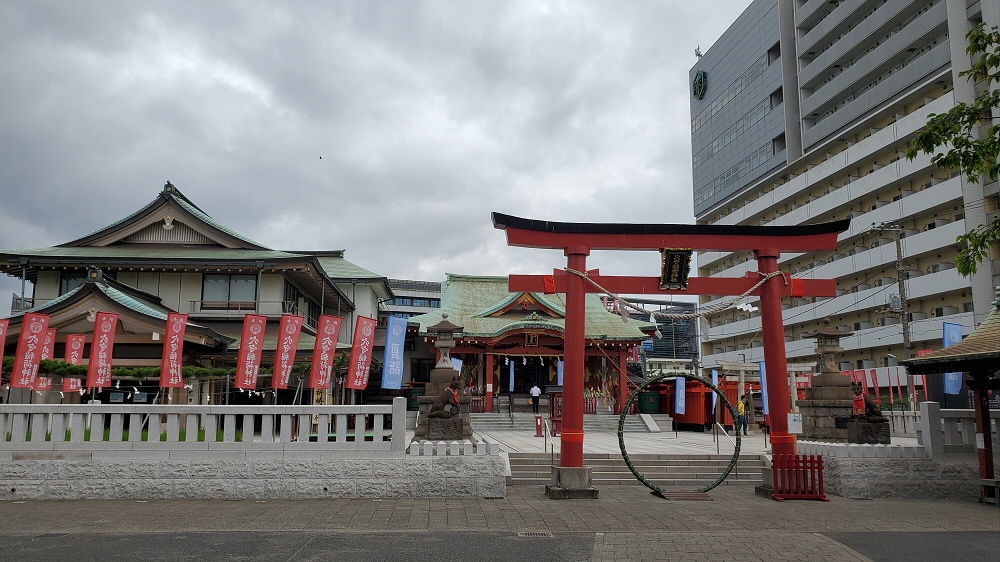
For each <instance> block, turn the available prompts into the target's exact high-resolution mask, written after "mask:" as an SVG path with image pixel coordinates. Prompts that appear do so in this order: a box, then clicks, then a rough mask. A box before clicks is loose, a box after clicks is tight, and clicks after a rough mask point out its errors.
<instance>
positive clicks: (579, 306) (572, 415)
mask: <svg viewBox="0 0 1000 562" xmlns="http://www.w3.org/2000/svg"><path fill="white" fill-rule="evenodd" d="M565 253H566V266H567V267H568V268H570V269H574V270H576V271H587V256H588V255H589V254H590V248H585V247H582V246H571V247H569V248H566V250H565ZM566 282H567V287H566V332H565V333H566V336H565V339H564V343H563V349H564V351H565V352H566V359H565V361H566V364H565V365H564V367H565V370H564V373H572V375H571V376H568V377H567V376H565V374H564V375H563V421H562V442H561V446H560V450H559V455H560V462H559V465H560V466H570V467H582V466H583V376H582V374H583V367H584V365H583V362H584V357H585V355H584V337H585V330H584V328H585V323H586V319H587V307H586V298H587V288H586V287H584V280H583V278H581V277H578V276H576V275H570V276H569V278H568V279H567V280H566ZM577 373H579V374H580V376H577ZM588 480H589V478H588Z"/></svg>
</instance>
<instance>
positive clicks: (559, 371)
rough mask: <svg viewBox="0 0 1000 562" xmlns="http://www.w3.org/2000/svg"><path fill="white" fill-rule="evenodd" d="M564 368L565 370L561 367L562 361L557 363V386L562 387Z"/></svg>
mask: <svg viewBox="0 0 1000 562" xmlns="http://www.w3.org/2000/svg"><path fill="white" fill-rule="evenodd" d="M564 368H565V367H564V366H563V362H562V361H560V362H559V363H558V364H557V365H556V384H558V385H559V386H562V381H563V369H564Z"/></svg>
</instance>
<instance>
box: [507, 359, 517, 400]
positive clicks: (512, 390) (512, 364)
mask: <svg viewBox="0 0 1000 562" xmlns="http://www.w3.org/2000/svg"><path fill="white" fill-rule="evenodd" d="M514 363H517V361H514V360H513V359H511V361H510V387H509V388H508V389H507V391H508V392H514Z"/></svg>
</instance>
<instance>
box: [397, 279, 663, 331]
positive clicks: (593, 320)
mask: <svg viewBox="0 0 1000 562" xmlns="http://www.w3.org/2000/svg"><path fill="white" fill-rule="evenodd" d="M442 289H443V292H442V295H441V308H439V309H437V310H435V311H433V312H429V313H427V314H422V315H420V316H414V317H412V318H410V319H409V322H410V324H417V325H419V330H420V333H421V334H423V335H426V334H429V332H428V331H427V328H429V327H430V326H433V325H434V324H437V323H438V322H440V321H441V320H442V314H447V315H448V320H449V321H451V322H454V323H455V324H458V325H460V326H462V327H463V331H462V336H463V337H466V338H468V337H497V336H500V335H502V334H504V333H507V332H510V331H514V330H519V329H543V330H553V331H556V332H560V333H561V332H563V331H564V330H565V324H566V322H565V319H564V318H551V317H548V316H545V315H535V316H534V317H532V316H531V315H530V314H527V313H525V314H517V313H510V314H505V315H503V316H500V317H493V316H484V315H483V311H488V310H500V309H502V308H503V306H502V305H504V303H508V304H509V302H512V297H513V298H516V297H518V296H520V295H521V293H511V292H510V291H509V290H507V278H506V277H485V276H476V275H458V274H454V273H449V274H447V280H446V281H445V282H444V284H443V286H442ZM532 295H533V296H535V297H541V298H540V300H541V299H544V301H543V302H545V303H546V304H550V305H551V307H552V308H553V309H554V310H560V311H564V310H566V301H565V295H564V294H561V293H555V294H551V295H548V294H547V295H538V294H535V293H532ZM586 307H587V322H586V337H588V338H593V339H603V340H643V339H646V338H648V336H647V335H646V334H644V333H643V331H642V328H647V327H648V328H649V329H652V327H653V326H654V324H650V323H649V322H641V321H638V320H632V319H630V320H629V322H628V323H625V322H623V321H622V317H621V316H619V315H617V314H614V313H612V312H608V310H607V309H606V308H605V307H604V305H603V304H602V303H601V299H600V298H599V297H598V296H597V295H596V294H588V295H587V298H586Z"/></svg>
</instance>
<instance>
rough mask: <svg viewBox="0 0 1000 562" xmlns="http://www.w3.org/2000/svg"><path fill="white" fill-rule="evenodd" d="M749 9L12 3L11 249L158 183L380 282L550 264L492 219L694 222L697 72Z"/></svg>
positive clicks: (6, 123)
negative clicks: (343, 254)
mask: <svg viewBox="0 0 1000 562" xmlns="http://www.w3.org/2000/svg"><path fill="white" fill-rule="evenodd" d="M747 3H748V2H747V0H730V1H726V2H721V1H720V2H713V3H711V4H710V5H706V4H705V3H692V2H669V1H662V2H610V1H608V2H602V1H593V2H536V1H530V0H526V1H523V2H461V1H457V0H456V1H448V2H419V3H418V2H385V1H380V2H362V1H357V2H335V3H328V2H297V3H287V4H286V3H271V2H267V3H265V2H249V3H247V2H209V3H203V2H197V3H196V2H171V3H152V2H124V1H122V2H101V3H84V4H80V3H64V2H30V3H29V2H21V3H5V4H4V5H2V6H0V49H2V51H3V52H4V53H5V56H4V57H0V76H3V77H4V78H5V80H4V81H5V87H4V88H3V89H2V90H0V102H2V103H0V130H3V131H4V135H2V136H0V196H2V203H3V204H2V205H0V224H3V225H4V228H3V230H2V234H0V247H4V248H23V247H37V246H46V245H51V244H55V243H60V242H63V241H66V240H69V239H73V238H76V237H78V236H80V235H82V234H84V233H87V232H90V231H92V230H94V229H96V228H99V227H101V226H103V225H105V224H108V223H109V222H111V221H113V220H116V219H118V218H120V217H122V216H124V215H126V214H128V213H130V212H132V211H133V210H135V209H136V208H138V207H139V206H141V205H143V204H145V203H146V202H148V201H149V200H151V199H152V198H153V197H154V196H155V194H156V193H157V191H158V190H159V189H160V186H161V185H162V184H163V182H164V181H165V180H167V179H170V180H171V181H173V182H174V183H175V184H176V185H178V186H179V187H180V188H181V189H182V190H184V192H185V193H186V194H188V195H189V196H190V197H191V198H192V199H194V200H195V201H196V202H198V204H199V205H200V206H202V207H203V208H204V209H206V210H207V211H208V212H209V213H211V214H212V215H213V216H215V217H216V218H218V219H219V220H221V221H222V222H224V223H226V224H229V225H230V226H232V227H233V228H235V229H236V230H238V231H241V232H244V233H246V234H247V235H249V236H251V237H253V238H255V239H257V240H259V241H261V242H263V243H264V244H266V245H270V246H272V247H278V248H294V249H305V248H310V249H334V248H344V249H346V250H347V251H348V256H349V258H350V259H352V260H353V261H355V262H357V263H359V264H361V265H363V266H365V267H367V268H369V269H372V270H374V271H378V272H380V273H383V274H385V275H388V276H392V277H414V278H424V279H440V278H441V277H442V276H443V274H444V273H445V272H446V271H452V272H460V273H482V274H503V273H506V272H509V271H519V272H532V271H535V272H544V271H548V270H550V269H551V268H552V267H554V266H558V265H559V264H560V262H561V260H562V258H561V256H560V255H558V252H543V251H537V250H525V249H519V248H508V247H506V245H505V244H504V240H503V233H502V232H500V231H497V230H494V229H493V228H492V225H491V224H490V222H489V213H490V211H494V210H498V211H503V212H507V213H511V214H519V215H523V216H538V217H542V218H549V219H552V220H568V221H621V222H690V221H691V220H692V216H691V195H690V193H691V187H690V182H691V179H690V178H691V174H690V158H691V155H690V148H689V143H688V126H689V116H688V109H687V108H688V85H687V70H688V68H689V67H690V65H691V64H692V63H693V62H694V57H693V55H692V52H693V48H694V46H695V44H697V43H700V44H701V47H702V49H706V48H707V47H708V46H709V45H710V44H711V42H712V41H713V40H714V39H715V38H716V37H718V35H719V34H720V33H721V32H722V31H723V30H724V29H725V27H726V26H727V25H728V23H729V22H731V21H732V20H733V19H734V18H735V17H736V16H737V15H738V14H739V12H740V10H742V9H743V8H744V7H745V6H746V4H747ZM320 156H322V159H320ZM440 229H444V230H445V231H446V232H448V235H447V236H445V237H443V238H435V234H434V233H435V232H438V231H439V230H440ZM651 256H652V254H649V255H641V256H640V255H637V254H620V253H619V254H610V253H609V254H606V255H601V256H599V257H596V256H595V258H593V259H592V261H598V260H599V261H601V262H602V263H600V264H595V266H599V267H601V268H602V269H603V270H605V271H611V270H622V271H624V270H628V269H631V270H635V271H633V272H638V271H645V270H646V269H647V268H648V267H649V265H648V263H647V261H648V259H649V258H650V257H651ZM10 281H14V280H10V279H7V280H4V281H2V282H0V290H3V291H7V290H10V289H11V288H12V286H11V283H10ZM16 283H17V282H16V281H14V284H15V285H16ZM4 294H6V293H4ZM6 300H7V299H6V298H0V310H3V309H5V308H6V306H7V304H6Z"/></svg>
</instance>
